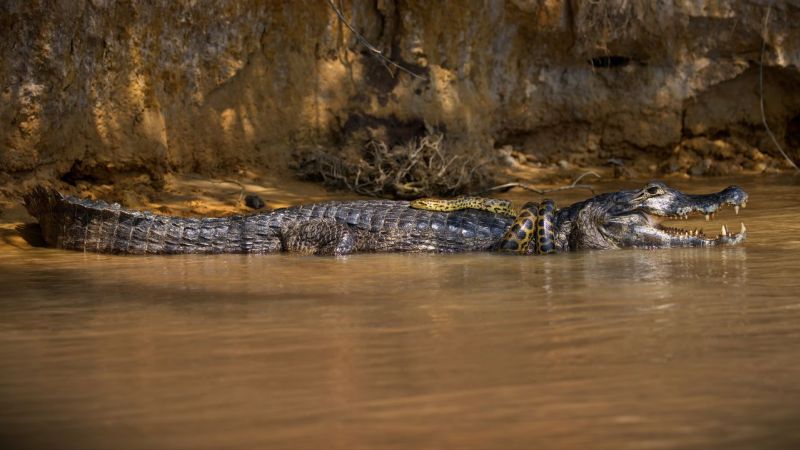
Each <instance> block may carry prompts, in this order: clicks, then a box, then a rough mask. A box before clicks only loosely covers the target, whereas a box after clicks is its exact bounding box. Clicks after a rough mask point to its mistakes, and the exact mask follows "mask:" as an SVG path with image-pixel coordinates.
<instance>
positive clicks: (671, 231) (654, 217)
mask: <svg viewBox="0 0 800 450" xmlns="http://www.w3.org/2000/svg"><path fill="white" fill-rule="evenodd" d="M746 200H747V199H746V198H744V199H743V200H737V199H734V200H728V201H725V202H723V203H719V204H711V205H707V206H699V207H686V208H681V210H680V214H674V215H659V214H657V213H653V212H645V213H644V215H645V216H646V217H647V219H648V221H649V222H650V224H651V226H652V227H653V228H656V229H657V230H659V231H662V232H664V233H666V234H668V235H670V236H675V237H685V238H688V237H694V238H697V239H703V240H705V241H708V242H709V243H711V242H714V241H721V240H734V241H737V240H739V238H743V237H744V236H745V234H746V232H747V228H746V227H745V225H744V223H741V228H740V230H739V232H738V233H734V232H732V231H731V230H730V229H729V228H728V227H727V225H722V227H721V229H720V232H719V234H715V235H710V234H706V233H705V232H704V231H703V229H702V228H693V229H688V228H680V227H672V226H665V225H663V222H666V221H668V220H689V219H690V218H692V217H693V216H700V215H702V216H704V217H705V219H706V222H710V221H712V220H714V218H715V216H716V214H717V212H718V211H720V210H722V209H723V208H724V207H726V206H732V207H733V210H734V213H735V214H736V215H738V214H739V211H740V209H743V208H746V207H747V201H746Z"/></svg>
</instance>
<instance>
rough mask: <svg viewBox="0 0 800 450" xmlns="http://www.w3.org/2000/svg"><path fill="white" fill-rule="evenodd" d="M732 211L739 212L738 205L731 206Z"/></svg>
mask: <svg viewBox="0 0 800 450" xmlns="http://www.w3.org/2000/svg"><path fill="white" fill-rule="evenodd" d="M733 211H734V212H735V213H736V214H739V205H735V206H734V207H733Z"/></svg>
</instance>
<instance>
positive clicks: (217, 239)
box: [25, 182, 747, 255]
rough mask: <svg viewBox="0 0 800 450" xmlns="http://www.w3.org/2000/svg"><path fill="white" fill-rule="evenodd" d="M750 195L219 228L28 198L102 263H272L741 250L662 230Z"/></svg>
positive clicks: (423, 205) (322, 207)
mask: <svg viewBox="0 0 800 450" xmlns="http://www.w3.org/2000/svg"><path fill="white" fill-rule="evenodd" d="M746 201H747V194H746V193H745V192H744V191H743V190H742V189H740V188H738V187H735V186H731V187H729V188H727V189H725V190H723V191H721V192H719V193H716V194H708V195H687V194H684V193H682V192H680V191H678V190H675V189H672V188H670V187H668V186H666V185H665V184H663V183H660V182H652V183H649V184H647V185H646V186H645V187H644V188H643V189H637V190H629V191H619V192H613V193H608V194H601V195H597V196H595V197H592V198H590V199H588V200H585V201H582V202H578V203H575V204H573V205H571V206H568V207H566V208H562V209H556V208H555V204H554V203H553V202H551V201H545V202H543V203H542V204H541V205H539V204H534V203H528V204H526V205H525V206H523V207H522V208H521V209H520V210H519V212H518V213H516V218H515V217H514V216H513V215H510V214H512V213H511V212H510V208H509V205H507V204H505V203H503V201H497V200H491V199H480V198H471V199H466V200H465V199H460V200H459V199H456V200H430V199H425V200H422V201H417V202H414V203H413V204H412V203H409V202H406V201H390V200H360V201H345V202H326V203H318V204H311V205H301V206H294V207H290V208H283V209H277V210H274V211H271V212H266V213H259V214H252V215H244V216H231V217H221V218H180V217H167V216H160V215H154V214H151V213H148V212H137V211H130V210H126V209H122V208H121V207H120V206H119V205H118V204H108V203H105V202H95V201H90V200H80V199H76V198H73V197H66V196H62V195H61V194H59V193H58V192H56V191H54V190H50V189H46V188H42V187H38V188H36V189H34V190H33V191H31V192H30V193H29V194H27V195H26V196H25V205H26V207H27V209H28V211H29V212H30V213H31V214H32V215H33V216H35V217H36V218H37V219H38V220H39V224H40V225H41V228H42V232H43V235H44V239H45V241H46V242H47V243H48V244H49V245H51V246H54V247H60V248H67V249H75V250H85V251H93V252H109V253H134V254H169V253H271V252H279V251H289V252H300V253H313V254H336V255H342V254H347V253H353V252H465V251H491V250H500V251H510V252H514V253H521V254H541V253H551V252H565V251H571V250H578V249H609V248H624V247H634V248H666V247H702V246H714V245H721V244H728V245H733V244H738V243H740V242H742V241H743V240H744V239H745V235H746V233H745V229H744V225H742V229H741V231H740V232H739V233H730V232H728V230H727V228H726V227H724V226H723V227H722V232H721V234H719V235H718V236H713V237H712V236H707V235H705V234H703V233H702V231H697V230H682V229H678V228H670V227H665V226H662V225H661V222H662V221H664V220H667V219H684V218H686V217H688V216H690V215H692V214H703V215H705V216H706V219H707V220H708V219H710V218H711V217H713V215H714V213H715V212H716V211H717V210H719V209H720V208H722V207H723V206H725V205H732V206H734V208H735V210H736V212H737V213H738V212H739V208H740V207H744V206H745V202H746Z"/></svg>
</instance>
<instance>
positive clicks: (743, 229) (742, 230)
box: [739, 222, 747, 234]
mask: <svg viewBox="0 0 800 450" xmlns="http://www.w3.org/2000/svg"><path fill="white" fill-rule="evenodd" d="M745 231H747V228H745V227H744V222H742V229H741V230H739V234H742V233H744V232H745Z"/></svg>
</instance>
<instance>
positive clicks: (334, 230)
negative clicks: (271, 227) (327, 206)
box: [281, 219, 359, 256]
mask: <svg viewBox="0 0 800 450" xmlns="http://www.w3.org/2000/svg"><path fill="white" fill-rule="evenodd" d="M358 239H359V232H358V231H357V230H354V229H352V228H350V227H349V226H347V225H342V224H339V223H336V220H334V219H313V220H309V221H308V222H301V223H295V224H290V225H286V226H284V227H282V228H281V246H282V249H283V251H286V252H291V253H302V254H306V255H336V256H339V255H347V254H349V253H353V252H354V251H356V248H357V245H358Z"/></svg>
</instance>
